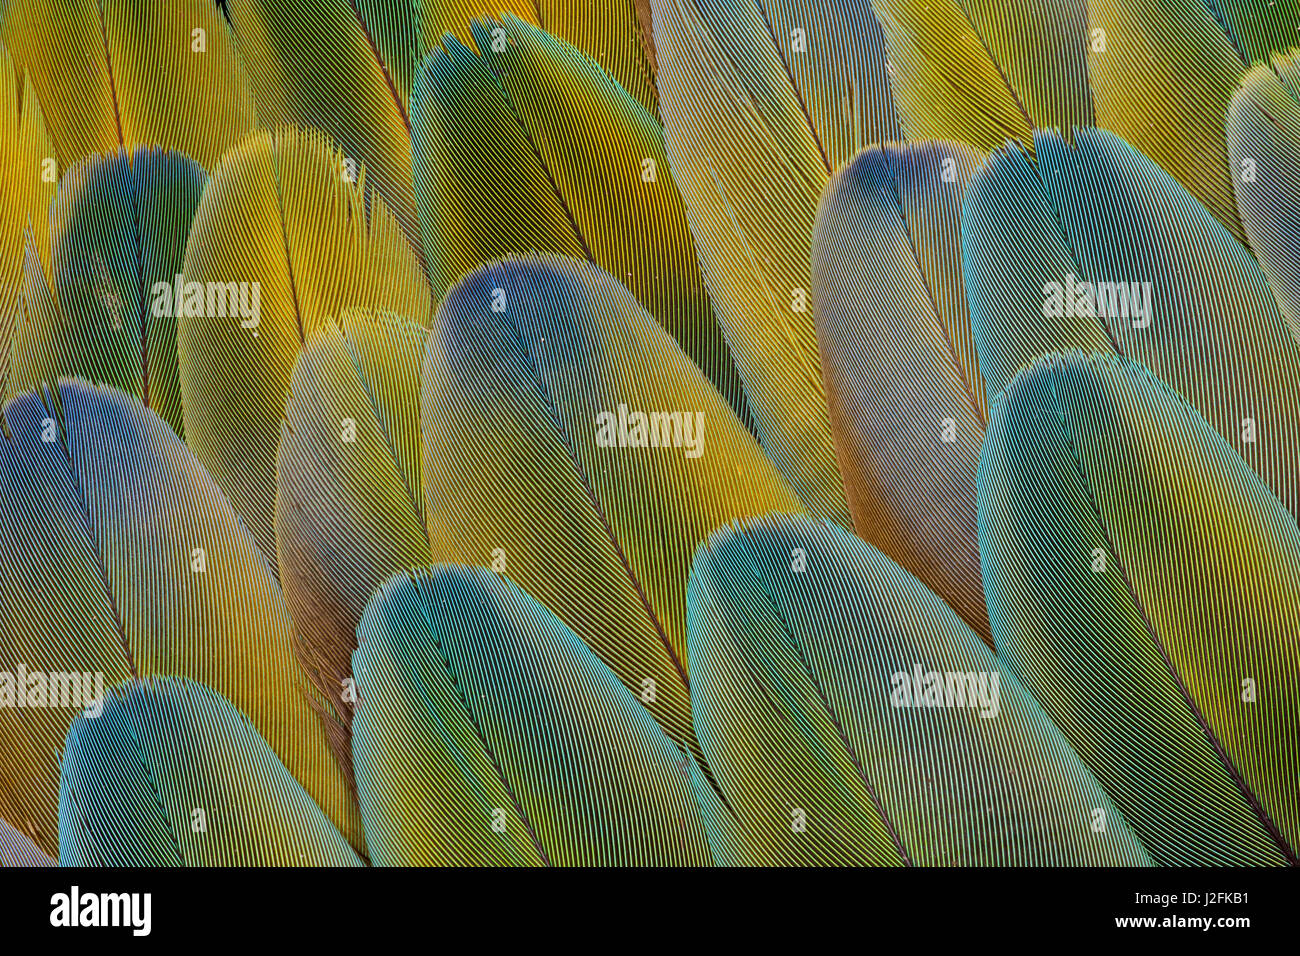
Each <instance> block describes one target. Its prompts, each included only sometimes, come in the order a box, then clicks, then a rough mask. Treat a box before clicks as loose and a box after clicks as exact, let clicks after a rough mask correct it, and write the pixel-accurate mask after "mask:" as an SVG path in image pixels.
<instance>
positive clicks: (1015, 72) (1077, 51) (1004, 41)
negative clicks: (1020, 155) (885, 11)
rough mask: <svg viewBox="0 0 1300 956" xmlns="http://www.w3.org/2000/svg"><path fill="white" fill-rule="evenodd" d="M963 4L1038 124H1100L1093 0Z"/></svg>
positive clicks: (1046, 126) (1066, 126)
mask: <svg viewBox="0 0 1300 956" xmlns="http://www.w3.org/2000/svg"><path fill="white" fill-rule="evenodd" d="M960 2H961V7H962V9H963V10H965V11H966V15H967V16H968V17H969V18H970V22H971V26H972V27H974V29H975V33H976V34H977V35H978V37H979V39H980V42H981V43H982V44H983V45H984V47H985V48H986V49H987V50H988V52H989V56H990V57H992V59H993V61H994V62H995V63H996V64H997V66H998V68H999V70H1000V72H1001V73H1002V75H1003V76H1005V77H1006V82H1007V86H1008V87H1009V88H1010V89H1011V90H1012V91H1013V92H1014V94H1015V96H1016V99H1017V100H1018V101H1019V103H1020V104H1021V105H1022V107H1023V108H1024V111H1025V113H1026V114H1027V115H1028V116H1029V120H1030V122H1031V124H1032V125H1033V126H1034V127H1035V128H1037V129H1060V130H1063V131H1067V132H1068V131H1069V130H1072V129H1073V128H1074V127H1076V126H1092V125H1093V124H1094V115H1093V111H1092V87H1091V86H1090V85H1089V83H1088V2H1087V0H960ZM995 145H997V146H1001V145H1003V144H1002V143H997V144H995ZM1025 145H1029V144H1028V143H1026V144H1025Z"/></svg>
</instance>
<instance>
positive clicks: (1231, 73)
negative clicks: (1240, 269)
mask: <svg viewBox="0 0 1300 956" xmlns="http://www.w3.org/2000/svg"><path fill="white" fill-rule="evenodd" d="M1209 2H1218V0H1209ZM1206 3H1207V0H1087V6H1088V78H1089V80H1090V81H1091V83H1092V95H1093V104H1094V108H1095V112H1096V116H1097V125H1098V126H1100V127H1102V128H1104V129H1108V130H1110V131H1111V132H1113V133H1115V134H1116V135H1118V136H1120V137H1122V138H1123V139H1124V140H1125V141H1127V142H1129V143H1131V144H1132V145H1133V147H1134V148H1135V149H1138V150H1140V151H1142V152H1143V153H1145V154H1146V155H1147V156H1150V157H1151V159H1153V160H1154V161H1155V162H1156V163H1159V164H1160V166H1161V168H1162V169H1164V170H1165V172H1167V173H1169V175H1170V176H1172V177H1173V178H1174V179H1176V180H1177V181H1178V182H1179V183H1180V184H1181V185H1182V187H1183V188H1184V189H1186V190H1187V191H1188V192H1189V193H1191V194H1192V195H1193V196H1195V197H1196V199H1197V200H1198V201H1199V202H1200V203H1201V204H1202V205H1204V206H1205V208H1206V209H1208V210H1209V211H1210V213H1211V214H1212V215H1213V216H1214V217H1215V218H1216V219H1218V220H1219V222H1221V223H1223V225H1224V226H1225V227H1226V228H1227V229H1228V230H1229V231H1231V232H1232V234H1233V235H1234V236H1236V237H1237V238H1238V239H1243V240H1244V238H1245V234H1244V233H1243V232H1242V228H1241V223H1240V221H1239V220H1238V219H1237V207H1236V205H1235V204H1234V203H1233V201H1232V177H1231V175H1230V174H1229V170H1228V154H1227V150H1226V149H1224V146H1223V116H1224V113H1225V112H1226V111H1227V109H1228V103H1229V101H1230V100H1231V99H1232V95H1233V93H1234V92H1236V89H1237V83H1238V81H1239V80H1240V79H1241V74H1242V73H1243V72H1244V71H1245V66H1244V64H1243V63H1242V60H1241V57H1240V56H1239V55H1238V53H1237V51H1236V50H1235V49H1234V48H1233V46H1232V43H1231V42H1230V41H1229V39H1228V37H1227V35H1226V34H1225V33H1224V32H1223V30H1222V29H1221V28H1220V26H1219V24H1218V23H1217V22H1215V19H1214V17H1213V15H1212V14H1211V13H1210V11H1209V9H1208V8H1207V7H1206Z"/></svg>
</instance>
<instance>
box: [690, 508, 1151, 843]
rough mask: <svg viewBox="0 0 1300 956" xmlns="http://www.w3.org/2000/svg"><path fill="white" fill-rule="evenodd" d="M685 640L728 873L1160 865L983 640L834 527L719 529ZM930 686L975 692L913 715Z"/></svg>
mask: <svg viewBox="0 0 1300 956" xmlns="http://www.w3.org/2000/svg"><path fill="white" fill-rule="evenodd" d="M689 626H690V650H691V660H692V662H693V663H694V670H693V672H692V675H693V678H694V681H693V683H692V685H691V701H692V704H693V706H694V711H695V717H696V728H697V730H698V732H699V736H700V743H701V744H702V745H703V748H704V751H705V754H706V755H707V756H708V759H709V765H710V766H711V767H712V769H713V773H714V775H715V777H716V779H717V781H718V784H719V786H720V790H721V796H722V797H724V798H725V800H726V804H725V805H723V804H721V802H720V801H719V800H717V799H716V798H714V797H713V796H712V795H711V794H710V793H709V789H708V785H707V781H705V780H704V778H703V776H702V775H701V774H699V773H693V775H692V779H693V780H694V782H695V784H696V787H697V789H698V790H699V791H700V794H701V807H702V813H703V816H704V819H705V821H706V823H707V824H709V826H710V834H709V836H710V841H711V843H712V844H713V845H714V846H715V847H716V848H718V850H719V851H720V852H719V857H720V860H719V861H720V862H725V863H732V864H747V865H754V864H783V865H792V864H805V865H806V864H819V865H846V864H873V865H899V864H908V865H922V866H924V865H939V866H945V865H989V864H995V865H1008V864H1027V865H1039V866H1043V865H1059V864H1073V865H1088V864H1111V865H1130V866H1135V865H1144V864H1147V863H1149V860H1148V858H1147V855H1146V852H1145V851H1144V850H1143V848H1142V846H1141V844H1140V843H1139V842H1138V841H1137V839H1136V838H1135V837H1134V835H1133V833H1132V831H1131V830H1130V829H1129V828H1128V826H1127V824H1126V823H1125V822H1124V819H1123V817H1122V816H1120V814H1119V813H1118V812H1117V811H1116V810H1115V808H1114V806H1113V805H1112V804H1111V802H1110V800H1109V799H1108V798H1107V797H1106V795H1105V793H1104V792H1103V791H1102V789H1101V787H1100V785H1099V784H1098V783H1097V781H1096V779H1095V778H1094V777H1093V776H1092V774H1091V773H1090V772H1089V771H1088V769H1087V768H1086V767H1085V766H1084V765H1083V764H1082V762H1080V760H1079V758H1078V757H1077V756H1076V755H1075V753H1074V752H1073V751H1072V750H1071V749H1070V746H1069V744H1067V743H1066V741H1065V739H1064V738H1063V737H1062V736H1061V733H1060V731H1059V730H1057V729H1056V727H1055V726H1054V725H1053V724H1052V722H1051V721H1050V720H1048V718H1047V717H1046V715H1044V713H1043V711H1042V710H1041V709H1040V708H1039V707H1038V705H1037V704H1036V703H1035V702H1034V700H1033V698H1031V697H1030V696H1029V695H1028V694H1027V693H1026V692H1025V690H1024V689H1023V688H1022V687H1021V686H1020V685H1019V684H1018V683H1017V682H1016V679H1015V678H1014V677H1012V676H1011V674H1010V673H1009V672H1008V671H1007V669H1006V668H1005V667H1004V666H1003V664H1002V663H1001V662H999V661H998V660H997V659H996V658H995V657H994V656H993V654H992V653H991V652H990V651H989V649H988V647H987V646H985V644H984V643H983V642H982V641H981V640H980V639H979V638H978V637H977V636H976V634H975V632H973V631H972V630H971V629H970V628H968V627H967V626H966V625H965V624H963V623H962V622H961V620H960V619H959V618H958V617H957V616H956V615H955V614H953V612H952V611H951V610H950V609H949V608H948V607H947V605H945V604H944V603H943V602H942V601H940V600H939V599H938V598H936V597H935V596H934V595H933V594H932V593H931V592H930V591H928V590H927V589H926V588H925V587H924V586H923V585H922V584H921V583H920V582H919V581H917V580H916V579H915V578H913V577H912V576H911V575H910V574H908V573H907V572H906V571H904V570H903V569H902V568H900V567H898V565H896V564H894V563H893V562H892V561H890V560H889V559H888V558H886V557H885V556H884V555H882V554H881V553H880V552H879V551H877V550H875V549H874V548H872V547H871V546H870V545H868V544H866V543H864V542H863V541H861V540H860V539H859V538H856V537H854V536H853V535H851V534H849V533H848V532H846V531H844V530H843V529H842V528H838V527H836V526H835V525H832V524H829V523H821V522H814V521H811V520H809V519H807V518H802V517H791V516H784V515H774V516H768V517H764V518H759V519H755V520H752V521H748V522H744V523H741V524H738V525H736V526H733V527H730V528H724V529H722V530H720V531H718V532H717V533H716V534H714V535H713V536H712V537H711V538H710V539H709V540H708V542H706V543H705V544H704V545H702V546H701V547H700V551H699V554H698V555H697V557H696V560H695V565H694V567H693V568H692V570H691V583H690V611H689ZM922 672H925V673H930V672H933V673H934V674H936V675H939V676H938V677H937V680H938V682H939V683H938V684H937V685H936V686H937V687H938V688H939V690H938V694H939V697H938V698H936V699H937V700H938V701H939V702H940V703H943V702H944V698H943V696H942V695H943V694H944V693H945V686H946V688H947V691H951V690H952V689H953V685H952V684H951V683H947V681H948V680H950V678H949V677H948V675H956V676H957V678H958V680H962V681H966V680H967V679H969V681H970V682H969V683H964V684H962V685H961V688H960V689H961V693H962V697H961V698H960V700H959V701H958V702H956V704H955V706H954V701H953V700H952V699H949V700H948V701H947V706H921V704H922V694H923V693H925V694H930V693H931V691H930V690H929V688H930V686H931V683H930V680H931V679H929V678H927V679H926V680H925V681H924V682H923V683H922V684H921V685H919V686H918V685H917V684H913V683H912V682H911V679H912V677H913V675H917V676H918V677H919V675H920V674H921V673H922ZM905 682H906V684H905ZM977 686H978V688H979V690H978V692H977ZM904 687H906V692H905V693H904ZM923 687H924V688H926V689H925V690H924V691H923ZM967 694H969V697H968V696H966V695H967ZM977 698H978V699H977ZM728 808H730V810H728ZM1098 814H1101V815H1102V816H1103V818H1104V820H1105V826H1104V828H1103V829H1102V830H1101V831H1100V832H1098V830H1097V829H1096V827H1095V826H1094V821H1095V820H1096V819H1097V818H1098ZM715 852H716V851H715Z"/></svg>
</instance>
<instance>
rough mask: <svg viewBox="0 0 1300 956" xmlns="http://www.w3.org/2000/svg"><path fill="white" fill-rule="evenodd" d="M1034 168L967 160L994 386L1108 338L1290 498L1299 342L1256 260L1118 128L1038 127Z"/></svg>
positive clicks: (987, 363) (1098, 347)
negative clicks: (1050, 356)
mask: <svg viewBox="0 0 1300 956" xmlns="http://www.w3.org/2000/svg"><path fill="white" fill-rule="evenodd" d="M1036 139H1037V142H1038V149H1037V161H1038V168H1037V170H1036V171H1035V170H1034V169H1033V168H1032V167H1031V166H1030V164H1029V162H1028V160H1027V159H1026V158H1025V157H1024V155H1023V154H1021V153H1019V152H1017V151H1014V150H1013V151H1010V152H1003V153H1000V154H998V155H997V156H995V158H994V159H993V160H991V161H990V162H989V164H988V165H987V167H986V168H985V169H984V170H982V171H981V172H979V173H977V174H976V176H975V177H974V179H973V180H972V182H971V185H970V187H969V189H968V190H967V192H966V203H965V209H964V213H963V217H962V229H963V245H964V249H965V253H966V254H965V257H964V260H963V261H964V264H965V270H966V286H967V293H968V295H969V296H970V304H971V316H972V323H973V326H974V330H975V341H976V344H977V346H978V347H979V353H980V367H981V369H982V371H983V372H984V376H985V382H986V385H987V388H988V394H989V396H990V399H992V397H993V396H995V395H996V394H997V393H998V392H1000V391H1001V390H1002V389H1003V388H1006V387H1007V385H1008V384H1009V380H1010V376H1012V375H1014V374H1015V372H1016V371H1017V370H1018V369H1019V368H1020V367H1021V366H1023V365H1026V364H1029V363H1030V362H1032V361H1033V360H1035V359H1036V358H1038V357H1039V356H1041V355H1044V354H1046V353H1048V352H1052V351H1063V350H1067V349H1079V350H1082V351H1088V352H1092V351H1103V352H1105V351H1118V352H1119V353H1120V354H1122V355H1125V356H1128V357H1129V358H1132V359H1133V360H1135V361H1137V362H1140V363H1142V364H1143V365H1145V366H1146V367H1148V368H1149V369H1151V371H1153V372H1154V373H1155V374H1156V375H1158V376H1159V377H1160V378H1162V379H1163V380H1164V381H1166V382H1168V383H1169V384H1170V385H1171V386H1173V387H1174V388H1175V389H1176V390H1177V391H1179V392H1180V393H1181V394H1182V395H1183V396H1184V398H1186V399H1187V401H1188V402H1190V403H1191V405H1192V406H1193V407H1194V408H1195V409H1196V410H1197V411H1199V412H1200V413H1201V415H1203V416H1204V418H1205V420H1206V421H1208V422H1209V423H1210V424H1211V425H1212V426H1213V427H1214V428H1215V429H1216V430H1217V431H1218V432H1219V434H1220V435H1222V436H1223V437H1224V439H1225V440H1227V441H1228V443H1229V444H1231V445H1232V447H1234V448H1236V449H1237V450H1238V452H1239V454H1240V455H1241V456H1242V457H1243V458H1244V459H1245V460H1246V462H1247V463H1248V464H1249V465H1250V466H1251V467H1253V468H1255V469H1256V471H1257V472H1258V473H1259V475H1260V477H1261V478H1263V479H1264V481H1265V483H1266V484H1267V485H1268V486H1269V487H1270V488H1271V489H1272V490H1273V492H1274V493H1275V494H1276V495H1277V496H1278V497H1279V498H1280V499H1281V500H1282V503H1283V504H1284V505H1286V506H1287V508H1288V509H1290V511H1291V513H1292V514H1300V346H1298V345H1297V342H1296V340H1295V339H1294V338H1293V337H1292V335H1291V333H1290V330H1289V326H1288V323H1287V321H1286V319H1285V318H1284V316H1283V315H1282V313H1281V311H1279V309H1278V305H1277V302H1276V300H1275V299H1274V297H1273V294H1272V293H1271V292H1270V290H1269V287H1268V281H1267V279H1266V278H1265V276H1264V273H1263V272H1262V271H1261V270H1260V267H1259V264H1258V263H1257V262H1256V261H1255V259H1254V258H1253V257H1252V256H1251V255H1250V253H1249V252H1247V251H1246V249H1244V248H1243V247H1242V246H1241V245H1240V244H1239V243H1238V242H1237V241H1236V239H1234V238H1233V237H1232V235H1231V234H1230V233H1229V232H1228V230H1227V229H1225V228H1224V227H1223V226H1222V225H1221V224H1220V223H1219V222H1218V220H1216V219H1215V217H1214V216H1212V215H1211V214H1210V213H1209V211H1208V210H1206V209H1205V208H1204V207H1203V206H1201V205H1200V204H1199V203H1197V202H1196V201H1195V200H1194V199H1193V198H1192V197H1191V196H1190V195H1188V194H1187V192H1186V191H1185V190H1184V189H1183V188H1182V187H1181V186H1180V185H1179V184H1178V183H1177V182H1175V181H1174V179H1173V178H1172V177H1171V176H1169V175H1168V174H1167V173H1165V172H1164V171H1163V170H1161V169H1160V168H1159V167H1158V166H1156V164H1155V163H1153V162H1152V161H1151V160H1149V159H1147V158H1146V157H1145V156H1143V155H1142V154H1141V153H1139V152H1138V151H1137V150H1135V149H1133V148H1132V147H1131V146H1129V145H1128V144H1127V143H1125V142H1123V140H1121V139H1119V138H1118V137H1116V136H1115V135H1114V134H1113V133H1109V132H1106V131H1104V130H1086V129H1080V130H1076V131H1075V134H1074V141H1073V144H1072V145H1071V144H1066V143H1065V141H1064V140H1063V139H1062V138H1061V137H1060V135H1059V134H1057V133H1054V132H1039V133H1037V134H1036Z"/></svg>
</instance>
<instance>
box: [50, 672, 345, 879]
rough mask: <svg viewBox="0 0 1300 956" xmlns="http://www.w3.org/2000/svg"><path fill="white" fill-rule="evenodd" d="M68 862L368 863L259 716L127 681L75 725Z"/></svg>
mask: <svg viewBox="0 0 1300 956" xmlns="http://www.w3.org/2000/svg"><path fill="white" fill-rule="evenodd" d="M59 863H60V865H62V866H96V867H108V866H361V865H363V864H362V861H361V859H360V858H359V857H358V856H357V854H356V851H355V850H353V849H352V847H351V846H349V845H348V841H347V840H345V839H344V838H343V836H342V834H340V833H339V831H338V830H337V829H336V828H335V826H334V824H333V823H331V822H330V821H329V820H328V819H327V818H326V817H325V815H324V814H323V813H321V810H320V807H318V806H317V805H316V804H315V803H313V802H312V798H311V797H310V796H309V795H308V794H307V792H306V791H305V790H304V789H303V788H302V784H300V783H299V782H298V781H297V780H296V779H294V776H293V775H292V774H291V773H289V771H288V770H286V769H285V766H284V764H283V763H281V762H280V758H279V757H278V756H277V755H276V753H275V751H274V750H273V749H272V748H271V747H270V746H268V745H267V742H266V740H265V739H264V738H263V737H262V735H261V734H259V733H258V732H257V730H256V728H255V727H254V726H253V725H252V724H251V723H249V720H248V718H247V717H245V716H244V714H243V713H241V712H240V711H239V710H238V709H237V708H235V706H234V705H232V704H231V703H230V701H229V700H227V699H226V698H225V697H223V696H222V695H220V694H218V693H217V692H216V691H214V690H212V689H211V688H210V687H205V686H204V685H203V684H201V683H198V682H197V681H193V680H190V679H188V678H184V677H156V678H153V679H150V680H144V681H137V680H131V681H127V682H126V683H125V684H123V685H121V686H119V687H115V688H113V689H111V690H110V691H108V692H107V694H106V697H105V700H104V703H103V712H102V713H100V714H98V715H97V716H90V715H82V716H79V717H77V718H76V719H75V720H74V721H73V722H72V726H71V727H70V728H69V730H68V739H67V744H66V747H65V754H64V758H63V768H62V773H61V776H60V780H59Z"/></svg>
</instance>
